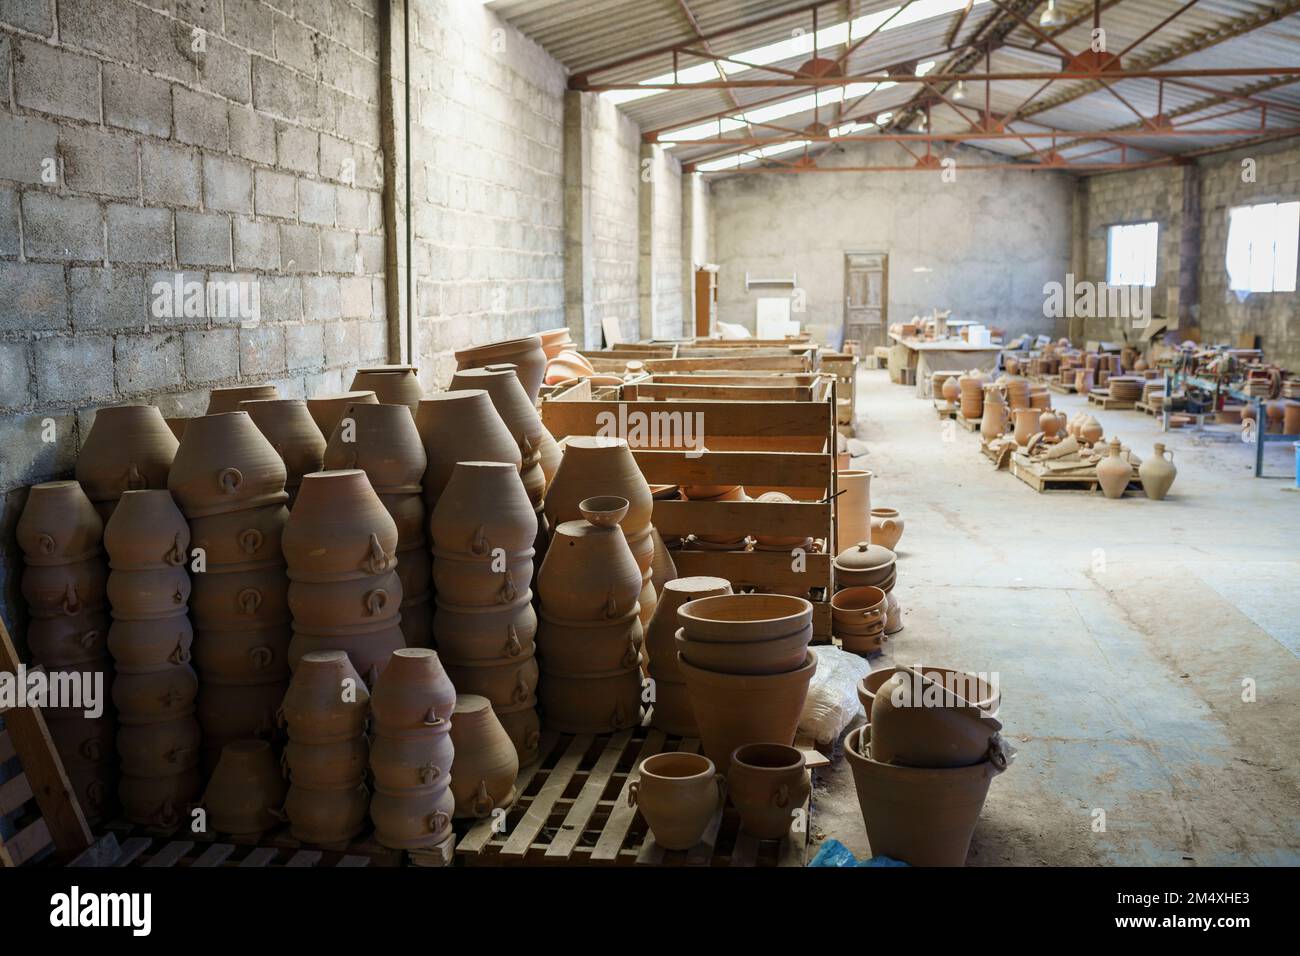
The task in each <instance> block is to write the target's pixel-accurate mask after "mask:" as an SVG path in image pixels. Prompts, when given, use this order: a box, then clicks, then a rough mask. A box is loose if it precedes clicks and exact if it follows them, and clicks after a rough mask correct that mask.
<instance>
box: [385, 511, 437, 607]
mask: <svg viewBox="0 0 1300 956" xmlns="http://www.w3.org/2000/svg"><path fill="white" fill-rule="evenodd" d="M379 501H380V503H381V504H382V505H383V506H384V510H385V511H387V512H388V516H389V517H390V518H392V519H393V524H395V525H396V526H397V553H398V565H399V567H400V565H401V564H402V563H404V562H405V561H406V559H407V557H408V556H409V554H410V552H412V551H415V550H419V551H423V552H424V553H425V555H426V556H428V548H429V536H428V530H429V520H428V519H429V515H428V510H427V509H426V508H425V507H424V499H423V498H422V497H421V496H420V495H418V494H399V495H387V494H385V495H380V496H379ZM399 573H402V572H399ZM403 583H405V579H403ZM426 589H427V588H426ZM413 593H417V594H418V593H421V592H419V591H416V592H413Z"/></svg>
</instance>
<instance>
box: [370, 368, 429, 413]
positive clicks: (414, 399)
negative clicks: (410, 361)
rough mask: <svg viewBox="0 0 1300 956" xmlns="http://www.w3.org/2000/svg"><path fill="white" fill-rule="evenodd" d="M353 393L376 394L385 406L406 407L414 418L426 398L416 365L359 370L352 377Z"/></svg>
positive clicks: (377, 398)
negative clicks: (421, 400)
mask: <svg viewBox="0 0 1300 956" xmlns="http://www.w3.org/2000/svg"><path fill="white" fill-rule="evenodd" d="M352 391H354V392H364V391H371V392H374V393H375V398H376V400H378V401H379V402H380V403H382V404H384V405H405V406H406V407H407V408H409V409H410V410H411V415H412V417H414V415H415V412H416V410H417V409H418V408H419V407H420V399H422V398H424V389H422V388H421V387H420V376H419V369H417V368H416V367H415V366H414V365H376V366H373V367H372V368H359V369H357V373H356V374H355V375H354V376H352Z"/></svg>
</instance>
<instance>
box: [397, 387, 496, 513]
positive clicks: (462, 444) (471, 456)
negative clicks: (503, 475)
mask: <svg viewBox="0 0 1300 956" xmlns="http://www.w3.org/2000/svg"><path fill="white" fill-rule="evenodd" d="M415 425H416V429H417V430H418V431H419V433H420V440H421V441H422V442H423V444H424V451H425V455H426V456H427V458H428V462H429V464H428V467H427V468H426V469H425V472H424V501H425V504H426V505H427V506H428V507H429V509H430V510H432V509H433V507H434V506H435V505H436V504H437V502H438V498H439V496H440V495H441V494H442V491H443V489H444V488H445V487H446V486H447V482H448V481H450V480H451V475H452V471H453V469H454V468H455V467H456V464H457V462H462V461H504V462H508V463H510V464H512V465H514V466H515V468H516V469H518V468H519V467H520V466H521V465H522V457H521V455H520V453H519V446H518V445H517V444H516V443H515V440H514V438H512V437H511V435H510V432H509V431H508V430H507V429H506V426H505V423H504V422H503V421H501V416H500V415H499V414H497V410H496V408H495V407H494V406H493V405H492V399H491V398H489V397H488V393H487V392H485V391H483V390H482V389H473V390H471V391H459V392H442V393H440V394H438V395H433V396H430V397H429V398H426V399H424V400H422V401H421V402H420V407H419V410H418V411H417V412H416V416H415Z"/></svg>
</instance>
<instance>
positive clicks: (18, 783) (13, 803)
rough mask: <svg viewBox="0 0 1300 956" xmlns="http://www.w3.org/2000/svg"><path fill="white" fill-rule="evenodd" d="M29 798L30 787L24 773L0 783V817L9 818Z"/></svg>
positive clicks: (30, 794) (30, 793)
mask: <svg viewBox="0 0 1300 956" xmlns="http://www.w3.org/2000/svg"><path fill="white" fill-rule="evenodd" d="M31 798H32V785H31V783H30V782H28V780H27V774H25V773H20V774H19V775H18V776H16V777H14V778H13V779H12V780H6V781H5V782H4V783H0V817H7V816H9V814H11V813H13V812H14V811H15V810H17V809H18V808H19V807H21V806H22V805H23V804H24V803H26V802H27V801H28V800H30V799H31Z"/></svg>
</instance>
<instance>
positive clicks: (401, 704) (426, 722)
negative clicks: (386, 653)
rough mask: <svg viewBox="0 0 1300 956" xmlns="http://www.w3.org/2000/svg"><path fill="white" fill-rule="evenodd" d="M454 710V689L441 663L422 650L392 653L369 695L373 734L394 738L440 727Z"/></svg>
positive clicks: (434, 655)
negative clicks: (392, 736)
mask: <svg viewBox="0 0 1300 956" xmlns="http://www.w3.org/2000/svg"><path fill="white" fill-rule="evenodd" d="M455 707H456V689H455V687H453V686H452V681H451V680H450V678H449V676H448V674H447V672H446V671H445V670H444V669H443V665H442V661H440V660H439V659H438V655H437V653H436V652H434V651H431V650H429V649H427V648H423V647H408V648H403V649H402V650H399V651H394V652H393V654H392V660H391V661H390V662H389V665H388V667H387V668H386V669H385V670H384V672H383V673H382V674H381V675H380V676H379V679H378V680H377V681H376V682H375V686H374V689H373V690H372V691H371V694H370V714H371V716H372V717H373V719H374V726H375V730H376V732H380V731H382V732H383V733H385V734H393V735H395V736H402V735H403V734H405V733H407V732H409V731H423V730H425V729H426V728H429V727H440V726H442V724H443V722H445V721H446V720H448V719H449V718H450V717H451V713H452V711H453V710H454V709H455Z"/></svg>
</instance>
